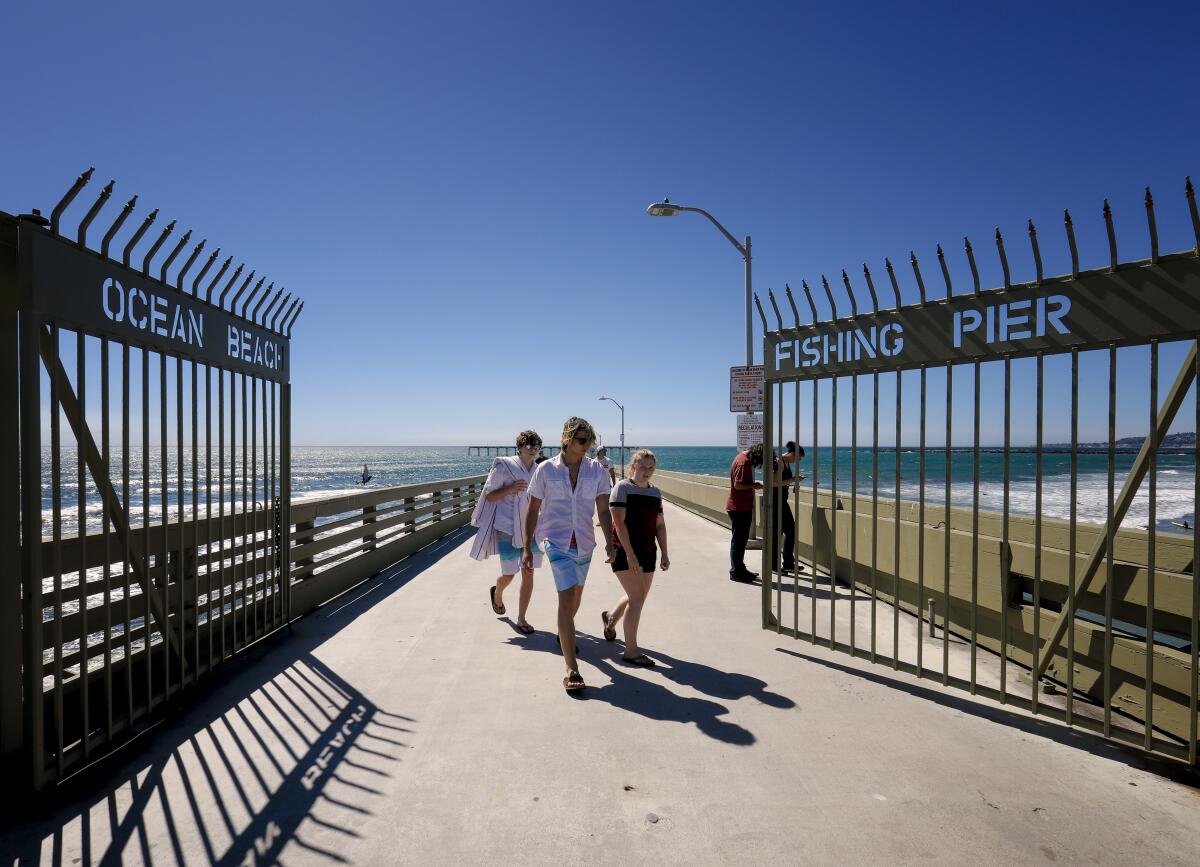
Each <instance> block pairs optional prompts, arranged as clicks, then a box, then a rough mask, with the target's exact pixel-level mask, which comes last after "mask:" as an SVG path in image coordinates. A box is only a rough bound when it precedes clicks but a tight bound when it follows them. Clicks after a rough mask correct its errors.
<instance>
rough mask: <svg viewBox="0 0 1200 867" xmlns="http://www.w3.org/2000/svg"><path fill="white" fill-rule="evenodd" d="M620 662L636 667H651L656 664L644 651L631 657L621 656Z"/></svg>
mask: <svg viewBox="0 0 1200 867" xmlns="http://www.w3.org/2000/svg"><path fill="white" fill-rule="evenodd" d="M621 662H623V663H625V664H626V665H636V666H637V667H638V668H653V667H654V666H655V665H656V663H655V661H654V660H653V659H651V658H650V657H648V656H647V655H646V654H644V653H639V654H638V655H637V656H635V657H633V658H632V659H631V658H630V657H628V656H622V657H621Z"/></svg>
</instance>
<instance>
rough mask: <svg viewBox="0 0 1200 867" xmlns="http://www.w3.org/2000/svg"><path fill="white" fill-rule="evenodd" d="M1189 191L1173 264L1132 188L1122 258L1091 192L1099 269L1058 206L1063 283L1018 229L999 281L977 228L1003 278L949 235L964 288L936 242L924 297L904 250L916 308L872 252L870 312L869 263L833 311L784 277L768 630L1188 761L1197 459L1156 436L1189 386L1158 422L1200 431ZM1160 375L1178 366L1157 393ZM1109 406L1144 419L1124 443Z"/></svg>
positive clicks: (774, 363)
mask: <svg viewBox="0 0 1200 867" xmlns="http://www.w3.org/2000/svg"><path fill="white" fill-rule="evenodd" d="M1186 196H1187V207H1188V209H1189V212H1190V218H1191V224H1192V228H1193V231H1194V233H1195V236H1196V242H1197V247H1196V248H1194V249H1192V250H1188V251H1186V252H1182V253H1175V254H1170V255H1160V254H1159V251H1158V232H1157V227H1156V222H1155V208H1154V202H1153V199H1152V198H1151V195H1150V191H1149V190H1148V189H1147V191H1146V199H1145V204H1146V220H1147V227H1148V233H1149V246H1150V256H1149V258H1148V259H1143V260H1138V261H1128V262H1121V261H1120V260H1119V259H1118V253H1117V241H1116V232H1115V230H1114V223H1113V216H1112V211H1111V209H1110V208H1109V205H1108V202H1107V201H1106V202H1105V204H1104V209H1103V217H1104V222H1105V226H1106V229H1107V240H1108V257H1107V258H1108V262H1107V264H1106V265H1105V266H1104V267H1102V268H1097V269H1094V270H1089V271H1081V270H1080V268H1079V254H1078V249H1077V246H1076V240H1075V234H1074V229H1073V225H1072V221H1071V216H1070V214H1069V213H1066V214H1065V229H1066V241H1067V245H1068V248H1069V251H1070V256H1071V273H1070V274H1069V275H1066V276H1062V277H1044V275H1043V273H1042V255H1041V251H1040V248H1039V243H1038V235H1037V231H1036V229H1035V227H1034V225H1033V223H1032V221H1030V223H1029V224H1028V227H1027V228H1028V236H1029V243H1030V249H1031V253H1032V261H1033V265H1034V270H1035V272H1036V277H1035V279H1034V280H1033V281H1031V282H1028V283H1015V282H1013V281H1012V279H1011V276H1010V268H1009V262H1008V255H1007V253H1006V252H1005V246H1004V239H1003V237H1002V235H1001V234H1000V231H999V229H997V231H996V237H995V246H996V252H997V255H998V257H999V266H1000V271H1002V273H1003V287H1002V288H998V289H995V290H991V291H987V292H983V291H981V290H980V278H979V268H978V267H977V263H976V260H975V257H974V252H973V250H972V247H971V243H970V241H969V240H967V241H966V242H965V253H966V260H967V261H966V263H965V264H966V265H967V266H969V268H970V273H971V276H972V282H973V286H972V289H971V290H970V291H969V292H961V293H958V294H956V293H955V290H954V287H953V285H952V279H951V274H950V270H951V269H950V267H949V266H948V265H947V263H946V259H945V256H944V254H943V251H942V248H941V246H940V245H939V246H938V248H937V257H938V264H939V270H940V272H941V277H942V282H944V284H945V291H944V296H943V297H939V298H937V299H935V298H932V297H927V293H926V288H925V283H924V279H923V277H922V275H921V270H920V266H919V264H918V261H917V257H916V255H915V254H913V255H911V267H912V272H913V280H914V282H915V290H916V293H915V294H917V295H918V296H919V302H918V303H915V304H903V303H902V302H901V289H900V283H899V279H898V277H897V274H896V270H895V269H894V268H893V266H892V264H891V262H887V263H886V270H887V275H888V282H889V283H890V290H891V294H892V295H893V296H894V299H895V306H894V307H893V308H891V309H887V310H881V309H880V299H879V296H878V293H877V291H876V287H875V284H874V281H873V278H872V275H871V272H870V270H869V269H867V267H866V266H864V268H863V271H864V279H865V284H866V290H867V294H869V297H870V304H869V306H868V305H867V304H866V303H865V296H864V295H863V294H861V290H860V292H859V294H856V292H855V290H854V288H853V287H852V285H851V280H850V278H849V275H847V274H846V272H844V271H843V272H842V283H843V285H844V287H845V296H844V299H845V300H844V301H842V302H841V305H842V306H841V309H839V300H838V298H836V297H835V291H834V290H833V289H831V288H830V285H829V282H828V281H827V280H825V279H824V278H822V284H823V293H824V296H825V300H826V301H827V302H828V304H829V312H830V315H829V316H828V317H825V316H822V315H821V314H820V313H819V312H818V306H817V304H816V303H815V302H814V299H813V292H812V291H811V290H810V288H809V286H808V284H807V283H805V284H803V293H804V302H805V303H806V306H807V307H808V309H809V311H810V312H811V314H812V318H811V322H810V323H808V324H806V325H801V323H800V314H799V311H798V309H797V305H796V302H795V300H794V296H793V294H792V290H791V288H790V287H789V288H788V289H787V299H788V302H789V304H790V306H791V312H792V314H793V316H794V317H795V325H794V327H790V328H785V327H784V324H783V321H782V316H781V315H780V310H779V306H778V304H777V303H776V301H775V298H774V295H773V294H772V295H771V298H770V301H771V305H772V307H773V309H774V313H775V316H776V319H777V324H778V328H777V329H776V330H773V331H772V330H770V329H769V326H768V325H767V322H766V318H765V316H764V317H763V326H764V332H766V336H765V359H766V380H767V388H766V417H765V447H766V450H767V454H768V455H771V454H773V453H774V448H775V446H776V445H778V444H780V443H782V442H783V441H784V440H785V439H791V440H795V441H796V442H798V443H801V444H802V445H805V446H806V447H807V448H808V450H809V457H810V458H811V466H809V465H807V464H805V468H806V469H808V470H809V478H808V479H806V480H804V481H803V482H802V483H799V484H796V483H794V482H789V483H787V484H785V485H783V486H782V487H776V483H777V482H778V481H780V480H781V479H782V477H783V475H784V474H783V470H782V467H781V466H777V465H776V462H775V461H772V460H771V459H770V458H768V459H767V460H766V461H765V462H764V477H765V480H764V486H765V494H764V496H765V499H766V503H765V509H766V511H767V514H768V515H769V516H770V515H776V514H778V517H777V518H776V519H775V520H776V522H780V523H782V522H786V521H787V520H788V516H787V512H788V510H791V513H792V514H791V518H792V520H793V521H794V525H793V527H794V531H795V537H794V538H795V542H794V544H795V553H796V557H797V563H799V564H800V566H801V570H802V571H800V572H792V573H791V574H790V575H782V574H780V572H779V569H778V568H777V567H779V566H782V565H783V557H782V554H783V552H782V551H781V546H782V543H781V540H780V533H779V532H778V531H776V532H771V533H768V534H767V536H768V538H767V540H766V544H765V545H764V548H763V566H762V568H763V572H762V574H763V575H764V576H771V580H764V582H763V598H762V613H763V626H764V628H766V629H771V630H775V631H777V632H779V633H781V634H788V635H792V636H794V637H796V638H800V639H806V640H808V641H811V642H812V643H814V644H821V645H824V646H826V647H829V648H832V649H836V650H839V651H843V652H846V653H849V654H852V655H853V656H856V657H860V658H863V659H867V660H870V661H871V662H875V663H880V664H884V665H889V666H891V667H892V668H893V669H897V670H903V671H906V672H909V673H912V674H915V675H917V676H918V677H920V678H927V679H931V680H935V681H937V682H939V683H941V684H942V685H943V686H952V687H956V688H961V689H965V690H969V691H970V692H971V693H973V694H979V695H983V696H987V697H989V698H992V699H995V700H997V701H999V702H1001V703H1005V704H1009V705H1015V706H1018V707H1021V708H1024V709H1026V710H1028V711H1031V712H1033V713H1036V714H1041V715H1045V716H1048V717H1052V718H1055V719H1058V720H1060V721H1063V722H1065V723H1067V724H1068V725H1072V726H1077V727H1080V728H1085V729H1089V730H1092V731H1095V732H1098V733H1100V734H1102V735H1103V736H1105V737H1108V738H1112V739H1115V740H1118V741H1121V742H1123V743H1127V744H1130V745H1134V746H1137V747H1140V748H1142V749H1145V750H1149V751H1153V752H1157V753H1161V754H1165V755H1168V756H1171V757H1173V758H1176V759H1180V760H1183V761H1185V762H1187V763H1189V764H1193V765H1194V764H1196V760H1197V756H1196V753H1197V689H1198V683H1200V676H1198V674H1200V655H1198V645H1200V640H1198V639H1200V635H1198V626H1200V580H1197V575H1198V563H1200V541H1198V539H1197V536H1196V534H1195V533H1194V532H1193V528H1192V526H1191V525H1192V524H1194V522H1195V517H1194V513H1195V511H1196V510H1195V502H1196V500H1197V492H1200V469H1198V468H1200V461H1198V460H1197V458H1198V457H1200V448H1198V447H1197V443H1196V442H1195V441H1194V440H1186V438H1185V443H1184V445H1182V446H1180V447H1173V443H1175V442H1176V441H1177V440H1179V439H1180V438H1178V437H1176V438H1168V433H1169V432H1170V431H1171V430H1172V424H1173V423H1174V422H1175V421H1176V418H1177V416H1179V414H1180V411H1181V409H1182V408H1183V407H1184V406H1185V404H1188V403H1189V401H1190V408H1189V411H1188V413H1187V418H1186V419H1184V418H1182V417H1181V418H1180V421H1179V425H1180V426H1181V427H1182V428H1183V429H1184V430H1186V429H1188V428H1191V429H1192V430H1193V431H1197V432H1200V401H1197V400H1196V399H1195V389H1194V388H1193V387H1192V385H1193V383H1194V382H1195V381H1196V379H1197V376H1198V374H1200V358H1198V349H1200V258H1198V256H1200V217H1198V215H1197V206H1196V201H1195V195H1194V191H1193V188H1192V184H1191V180H1190V179H1189V180H1188V182H1187V185H1186ZM964 270H965V269H964ZM837 294H838V295H840V294H841V293H840V292H838V293H837ZM939 294H940V293H939ZM888 306H889V307H891V305H890V304H889V305H888ZM758 309H759V314H760V316H761V315H762V306H761V304H760V305H759V308H758ZM1160 366H1161V367H1163V368H1164V369H1167V370H1177V373H1176V375H1175V377H1174V380H1173V381H1172V382H1171V383H1170V385H1169V386H1168V387H1167V388H1166V389H1165V397H1164V398H1163V399H1162V400H1160V397H1161V394H1160V391H1162V390H1163V389H1161V388H1160V382H1159V368H1160ZM1118 382H1120V383H1121V384H1122V389H1121V392H1120V393H1118ZM1165 382H1166V381H1165V380H1164V384H1165ZM1081 383H1082V388H1081ZM847 404H849V405H848V406H847ZM1118 406H1120V408H1121V412H1118ZM1193 412H1194V415H1195V418H1194V420H1193V419H1192V417H1191V416H1192V414H1193ZM1118 416H1120V418H1121V421H1122V426H1123V427H1125V428H1126V429H1128V426H1129V424H1130V422H1129V419H1130V418H1134V419H1140V424H1138V425H1137V427H1138V428H1139V430H1138V431H1137V433H1138V439H1137V441H1136V442H1129V441H1123V440H1122V439H1119V438H1118V433H1119V431H1118ZM1081 419H1082V420H1083V436H1084V437H1086V435H1087V432H1088V431H1089V430H1096V431H1101V432H1102V433H1101V435H1100V436H1098V437H1096V439H1097V441H1098V442H1096V443H1088V442H1087V441H1086V439H1081ZM1048 427H1049V428H1050V429H1051V431H1052V433H1051V439H1050V441H1049V442H1048V441H1047V428H1048ZM1068 427H1069V435H1068V433H1067V429H1068ZM1058 432H1061V439H1058V443H1057V444H1056V443H1055V442H1054V439H1057V438H1058ZM1068 438H1069V442H1067V439H1068ZM1023 439H1024V440H1028V441H1029V442H1028V445H1026V446H1020V445H1017V444H1015V443H1016V442H1019V441H1021V440H1023ZM1168 472H1169V473H1171V475H1170V476H1168V475H1165V474H1166V473H1168ZM981 476H982V481H981ZM1168 478H1169V479H1171V480H1172V482H1171V484H1172V485H1173V486H1174V487H1172V488H1171V491H1172V492H1174V494H1176V495H1177V496H1178V498H1180V499H1181V501H1184V500H1186V501H1187V502H1188V503H1189V504H1190V510H1191V512H1192V513H1193V516H1192V519H1191V521H1190V522H1189V521H1188V520H1187V519H1186V518H1182V517H1181V518H1180V520H1179V521H1178V522H1177V525H1176V527H1173V528H1171V529H1172V530H1182V531H1183V532H1182V533H1179V532H1168V531H1166V530H1165V528H1161V527H1159V526H1158V525H1159V524H1160V523H1161V521H1160V518H1159V516H1158V513H1157V511H1156V510H1157V509H1158V506H1159V503H1160V502H1161V501H1162V499H1163V498H1162V494H1161V492H1162V491H1163V490H1165V488H1164V485H1165V484H1166V480H1167V479H1168ZM981 492H982V494H981ZM1134 508H1136V511H1137V520H1136V521H1134V519H1133V518H1132V517H1131V516H1132V514H1133V513H1132V512H1131V509H1134ZM1143 520H1144V521H1145V527H1144V528H1143V527H1134V526H1129V525H1131V524H1133V523H1139V524H1140V523H1142V521H1143ZM1123 523H1124V524H1126V526H1124V527H1122V524H1123ZM773 566H774V567H776V568H775V569H774V570H773V569H772V567H773ZM804 597H807V598H804Z"/></svg>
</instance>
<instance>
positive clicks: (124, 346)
mask: <svg viewBox="0 0 1200 867" xmlns="http://www.w3.org/2000/svg"><path fill="white" fill-rule="evenodd" d="M121 504H122V506H123V507H124V509H125V515H126V521H125V526H124V528H123V532H122V536H123V538H122V539H121V549H122V552H121V553H122V559H121V571H122V573H123V574H122V577H123V578H124V582H125V586H124V591H125V635H124V638H125V698H126V708H125V709H126V712H127V714H128V716H127V717H126V722H127V723H128V724H129V725H130V726H132V725H133V636H132V633H133V600H132V599H130V598H129V589H130V588H129V573H130V571H131V570H132V563H131V562H130V554H129V527H130V525H131V524H132V523H133V504H132V503H131V502H130V501H129V342H128V341H124V340H123V341H121ZM144 574H145V573H144ZM143 592H145V588H143Z"/></svg>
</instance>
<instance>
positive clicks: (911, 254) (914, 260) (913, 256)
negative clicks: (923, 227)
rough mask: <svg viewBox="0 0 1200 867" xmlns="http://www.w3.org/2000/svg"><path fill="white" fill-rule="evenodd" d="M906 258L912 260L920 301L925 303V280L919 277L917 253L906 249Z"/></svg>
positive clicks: (919, 269) (919, 267)
mask: <svg viewBox="0 0 1200 867" xmlns="http://www.w3.org/2000/svg"><path fill="white" fill-rule="evenodd" d="M908 258H909V260H910V261H911V262H912V269H913V273H914V274H916V275H917V290H918V291H919V292H920V293H921V303H922V304H924V303H925V281H924V280H922V279H921V266H920V265H918V264H917V254H916V253H915V252H913V251H912V250H909V251H908Z"/></svg>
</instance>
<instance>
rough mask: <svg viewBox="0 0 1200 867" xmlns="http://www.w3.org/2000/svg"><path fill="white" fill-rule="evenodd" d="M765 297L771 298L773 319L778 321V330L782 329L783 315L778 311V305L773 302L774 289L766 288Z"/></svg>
mask: <svg viewBox="0 0 1200 867" xmlns="http://www.w3.org/2000/svg"><path fill="white" fill-rule="evenodd" d="M767 298H769V299H770V300H771V308H772V309H773V310H774V311H775V321H776V322H778V323H779V330H780V331H783V315H782V314H781V313H780V312H779V305H778V304H777V303H775V293H774V291H772V290H771V289H767Z"/></svg>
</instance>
